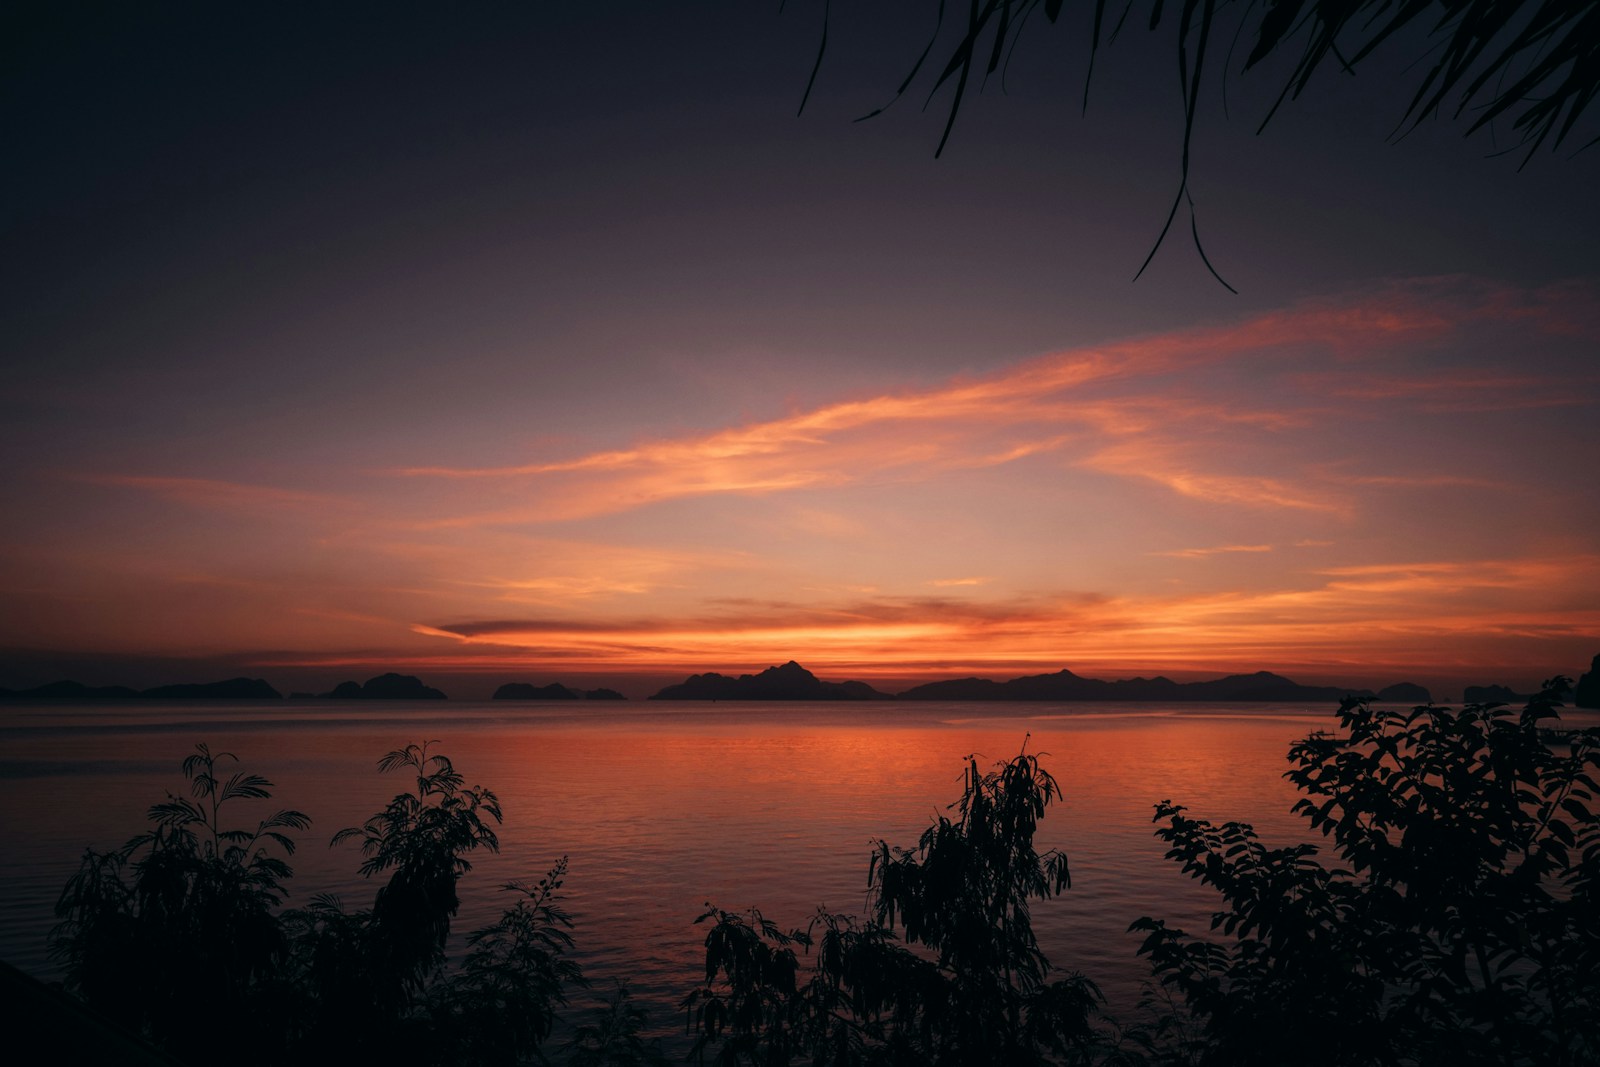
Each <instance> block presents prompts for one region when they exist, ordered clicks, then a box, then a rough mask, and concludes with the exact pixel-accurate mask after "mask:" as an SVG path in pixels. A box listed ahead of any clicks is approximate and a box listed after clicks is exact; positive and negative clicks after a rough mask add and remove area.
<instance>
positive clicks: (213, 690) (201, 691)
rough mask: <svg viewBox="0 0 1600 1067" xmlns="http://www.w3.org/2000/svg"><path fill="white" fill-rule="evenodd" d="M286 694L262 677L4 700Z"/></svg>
mask: <svg viewBox="0 0 1600 1067" xmlns="http://www.w3.org/2000/svg"><path fill="white" fill-rule="evenodd" d="M282 699H283V694H282V693H280V692H278V691H277V690H276V689H274V688H272V686H270V685H268V684H267V683H266V682H265V681H263V680H262V679H260V678H229V679H227V680H226V681H222V682H184V683H180V684H178V685H158V686H155V687H153V688H150V689H133V688H130V687H128V686H125V685H84V684H83V683H82V682H71V681H60V682H50V683H49V684H48V685H40V686H35V687H34V688H32V689H0V700H62V701H74V702H78V701H100V700H282Z"/></svg>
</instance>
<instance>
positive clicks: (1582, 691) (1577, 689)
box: [1572, 656, 1600, 708]
mask: <svg viewBox="0 0 1600 1067" xmlns="http://www.w3.org/2000/svg"><path fill="white" fill-rule="evenodd" d="M1572 702H1573V703H1574V704H1576V705H1578V707H1580V708H1600V656H1596V657H1595V658H1594V659H1593V660H1592V661H1591V662H1590V664H1589V670H1588V672H1587V673H1585V674H1584V675H1583V677H1581V678H1579V679H1578V684H1577V685H1575V686H1573V688H1572Z"/></svg>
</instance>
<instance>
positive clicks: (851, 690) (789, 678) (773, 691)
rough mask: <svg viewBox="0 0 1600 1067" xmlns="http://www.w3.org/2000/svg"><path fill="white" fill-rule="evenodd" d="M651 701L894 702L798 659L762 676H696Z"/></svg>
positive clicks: (662, 692) (883, 694)
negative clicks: (824, 675)
mask: <svg viewBox="0 0 1600 1067" xmlns="http://www.w3.org/2000/svg"><path fill="white" fill-rule="evenodd" d="M650 699H651V700H893V699H894V697H893V696H891V695H890V694H888V693H881V692H879V691H878V690H876V689H874V688H872V686H870V685H868V684H867V683H865V682H824V681H822V680H821V679H819V678H818V677H817V676H816V675H814V674H812V673H811V672H810V671H808V670H806V669H805V668H804V667H802V666H800V664H798V663H796V662H795V661H794V660H790V661H789V662H788V663H785V664H784V665H783V666H781V667H768V668H767V669H766V670H764V671H762V672H761V673H760V674H741V675H739V677H737V678H730V677H728V676H727V675H725V674H717V673H716V672H714V671H713V672H710V673H707V674H692V675H690V676H689V677H688V679H686V680H685V681H683V682H680V683H679V684H677V685H669V686H667V687H666V688H665V689H663V690H661V691H660V692H659V693H656V694H655V695H654V696H652V697H651V698H650Z"/></svg>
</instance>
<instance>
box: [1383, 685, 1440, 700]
mask: <svg viewBox="0 0 1600 1067" xmlns="http://www.w3.org/2000/svg"><path fill="white" fill-rule="evenodd" d="M1378 699H1379V700H1381V701H1383V702H1384V703H1385V704H1412V705H1421V704H1431V703H1433V695H1432V694H1430V693H1429V692H1428V691H1427V690H1426V689H1424V688H1423V687H1422V686H1420V685H1417V684H1415V683H1413V682H1396V683H1395V684H1394V685H1386V686H1384V687H1383V688H1382V689H1380V690H1378Z"/></svg>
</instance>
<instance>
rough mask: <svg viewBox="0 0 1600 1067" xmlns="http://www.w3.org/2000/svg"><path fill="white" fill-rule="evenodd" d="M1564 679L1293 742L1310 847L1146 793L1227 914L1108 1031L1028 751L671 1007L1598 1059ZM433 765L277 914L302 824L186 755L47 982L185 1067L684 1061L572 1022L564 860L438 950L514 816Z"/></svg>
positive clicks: (1172, 947) (925, 1037)
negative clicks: (828, 903) (326, 883)
mask: <svg viewBox="0 0 1600 1067" xmlns="http://www.w3.org/2000/svg"><path fill="white" fill-rule="evenodd" d="M1570 688H1571V683H1570V682H1569V681H1568V680H1567V679H1565V678H1555V679H1551V680H1550V681H1549V682H1547V683H1546V684H1545V687H1544V689H1543V691H1541V692H1540V693H1539V694H1537V695H1535V696H1534V697H1532V698H1530V699H1529V700H1528V702H1527V704H1526V706H1525V707H1523V708H1522V709H1521V710H1520V711H1517V710H1513V709H1511V708H1508V707H1506V706H1504V705H1500V704H1484V705H1467V706H1465V707H1463V708H1461V709H1460V710H1459V711H1456V710H1453V709H1451V708H1446V707H1438V706H1434V705H1419V706H1416V707H1413V708H1410V709H1406V710H1400V709H1393V708H1384V707H1378V706H1375V705H1374V703H1373V702H1372V701H1370V700H1366V699H1361V698H1346V699H1344V700H1342V701H1341V702H1340V704H1339V707H1338V711H1337V712H1336V714H1335V718H1334V722H1333V723H1332V724H1330V727H1331V728H1329V729H1324V730H1318V731H1315V732H1313V733H1312V734H1310V735H1309V736H1308V737H1306V738H1304V739H1303V740H1300V741H1297V742H1295V743H1294V744H1292V745H1291V746H1290V748H1289V750H1288V759H1289V763H1290V769H1289V770H1288V771H1287V772H1286V773H1285V777H1286V778H1287V779H1288V780H1289V781H1290V782H1291V783H1292V784H1293V785H1294V786H1295V788H1296V790H1297V791H1298V792H1299V794H1300V799H1299V800H1298V801H1297V802H1296V803H1295V804H1294V806H1293V811H1294V812H1295V813H1296V814H1298V815H1299V816H1301V817H1302V818H1304V819H1305V821H1306V824H1307V829H1308V831H1315V833H1312V834H1309V835H1308V836H1309V838H1310V840H1312V841H1319V842H1320V843H1318V844H1300V845H1293V846H1290V847H1287V848H1279V849H1273V848H1268V847H1266V846H1265V845H1264V844H1263V843H1262V842H1261V841H1260V840H1258V839H1257V838H1256V836H1255V833H1254V831H1253V829H1252V828H1251V826H1250V824H1248V823H1243V822H1226V823H1221V824H1213V823H1211V822H1209V821H1207V820H1205V819H1202V818H1197V817H1195V816H1193V815H1191V814H1190V813H1189V812H1188V811H1187V809H1186V808H1185V807H1184V805H1182V804H1180V803H1175V802H1174V801H1172V800H1171V799H1161V800H1159V801H1154V803H1153V810H1154V817H1153V820H1152V821H1153V824H1154V826H1155V829H1154V833H1155V835H1156V836H1157V837H1158V838H1159V839H1161V840H1162V841H1164V842H1166V843H1167V844H1168V846H1169V849H1168V851H1167V853H1166V858H1167V860H1169V861H1171V862H1174V863H1177V864H1179V865H1180V866H1181V867H1182V869H1183V871H1184V872H1185V873H1186V874H1188V875H1190V876H1191V877H1193V878H1195V879H1197V880H1198V881H1200V882H1201V883H1203V884H1204V885H1206V886H1208V887H1210V888H1212V889H1214V890H1215V891H1216V894H1217V911H1216V913H1215V916H1214V919H1213V921H1212V923H1211V929H1210V931H1208V932H1206V933H1204V934H1201V935H1192V934H1190V933H1188V932H1186V931H1184V930H1181V929H1178V928H1175V927H1172V926H1169V925H1168V923H1167V922H1166V921H1165V920H1163V919H1161V918H1159V917H1153V916H1145V917H1143V918H1140V919H1138V920H1136V921H1135V922H1134V923H1133V924H1132V927H1131V929H1133V930H1137V931H1141V932H1143V933H1144V934H1145V937H1144V940H1143V943H1142V944H1141V945H1140V947H1139V948H1138V950H1137V951H1138V953H1139V954H1140V955H1141V956H1143V957H1145V958H1146V960H1147V961H1148V963H1149V965H1150V986H1149V989H1150V994H1149V996H1148V997H1147V998H1146V1002H1145V1003H1144V1004H1143V1005H1142V1006H1141V1007H1140V1009H1139V1010H1138V1011H1137V1012H1136V1013H1135V1015H1133V1016H1131V1017H1125V1018H1114V1017H1112V1016H1111V1015H1110V1014H1109V1013H1108V1011H1107V1010H1106V1008H1105V1005H1104V1001H1103V998H1102V997H1101V995H1100V992H1099V989H1098V987H1097V986H1096V984H1095V982H1094V980H1093V976H1092V975H1085V974H1081V973H1078V972H1077V971H1075V970H1072V969H1071V967H1072V962H1073V961H1071V960H1060V959H1058V960H1051V959H1048V958H1046V956H1045V954H1044V953H1043V952H1042V951H1041V950H1040V948H1039V945H1038V943H1037V941H1036V939H1035V938H1034V934H1033V927H1032V915H1033V912H1034V909H1035V908H1037V907H1045V906H1048V904H1049V901H1050V900H1051V899H1053V898H1055V897H1058V896H1059V895H1061V894H1062V893H1064V892H1072V891H1073V890H1072V879H1071V871H1070V866H1069V861H1068V857H1067V855H1066V854H1064V853H1062V852H1060V851H1057V850H1050V851H1046V852H1043V853H1040V852H1038V851H1037V850H1036V849H1035V847H1034V834H1035V830H1036V829H1037V827H1038V825H1039V823H1040V822H1041V821H1042V820H1043V819H1044V818H1045V817H1046V816H1047V815H1053V814H1054V812H1056V811H1057V810H1058V809H1059V808H1060V807H1061V806H1062V803H1063V793H1062V787H1061V785H1060V784H1058V783H1057V781H1056V779H1055V778H1054V777H1053V776H1052V775H1051V774H1050V772H1049V770H1048V769H1047V768H1046V767H1045V766H1043V765H1042V764H1041V762H1040V758H1039V757H1038V756H1036V755H1034V754H1032V753H1030V752H1029V751H1028V739H1027V738H1026V737H1025V738H1024V739H1023V741H1022V745H1021V748H1020V750H1019V752H1018V754H1017V755H1016V756H1014V757H1012V758H1011V759H1009V760H1001V761H999V762H998V763H996V764H994V765H993V766H992V767H988V768H985V767H982V766H980V765H979V762H978V760H977V759H976V758H975V757H968V758H967V760H966V766H965V767H964V768H963V772H964V773H963V778H962V787H961V795H960V796H959V797H958V798H957V799H956V800H955V801H954V802H953V803H952V804H950V806H949V807H948V808H946V809H944V811H942V812H940V813H937V814H936V815H935V818H934V820H933V822H932V823H931V825H929V826H928V827H927V829H926V830H925V831H924V832H923V833H922V835H921V836H920V838H919V839H918V840H917V842H916V843H915V844H913V845H911V846H908V847H903V846H900V845H894V844H891V843H889V842H887V841H884V840H881V839H880V840H877V841H876V842H874V843H873V845H872V846H871V863H870V874H869V885H870V894H869V899H868V904H867V914H865V915H861V916H857V915H849V914H843V913H832V912H827V911H823V910H819V911H818V912H817V913H816V914H815V915H813V916H812V917H811V918H810V920H809V921H808V922H806V923H805V924H804V925H799V926H787V925H784V924H780V923H779V922H776V921H774V920H772V919H769V918H768V917H766V916H765V915H763V914H762V913H761V912H760V911H759V910H756V909H753V908H752V909H750V910H748V911H745V912H728V911H723V910H721V909H719V908H717V907H716V906H714V905H712V904H708V905H707V906H706V910H705V912H704V913H703V914H702V915H701V916H700V918H699V919H698V920H696V921H697V922H698V923H700V924H703V925H704V926H705V928H706V936H705V967H704V970H703V973H701V974H699V975H694V974H687V975H685V977H684V986H683V988H684V989H685V991H686V992H685V995H684V997H683V1000H682V1002H681V1005H680V1007H681V1010H682V1012H683V1017H684V1019H685V1023H686V1027H687V1030H686V1038H685V1041H686V1043H688V1044H690V1047H689V1049H688V1058H689V1059H690V1061H692V1062H696V1063H713V1064H722V1065H728V1067H735V1065H743V1064H749V1065H752V1067H753V1065H757V1064H760V1065H765V1067H783V1065H788V1064H812V1065H819V1067H869V1065H886V1067H902V1065H903V1067H910V1065H913V1064H918V1065H920V1064H949V1065H963V1067H965V1065H979V1067H983V1065H994V1067H1000V1065H1006V1067H1011V1065H1039V1067H1043V1065H1063V1067H1065V1065H1069V1064H1073V1065H1077V1064H1081V1065H1097V1067H1099V1065H1104V1067H1135V1065H1145V1067H1212V1065H1216V1067H1223V1065H1240V1067H1255V1065H1261V1067H1266V1065H1268V1064H1281V1063H1284V1062H1295V1063H1301V1064H1310V1065H1327V1067H1345V1065H1349V1067H1356V1065H1366V1064H1431V1063H1451V1064H1474V1065H1475V1064H1484V1065H1487V1064H1496V1065H1499V1064H1507V1063H1517V1064H1529V1065H1540V1067H1542V1065H1546V1064H1549V1065H1563V1067H1565V1065H1572V1067H1577V1065H1580V1064H1592V1063H1595V1062H1600V817H1597V816H1600V811H1597V797H1600V728H1591V729H1588V730H1559V721H1560V714H1559V709H1560V708H1561V707H1562V706H1563V705H1562V701H1561V698H1562V696H1563V695H1564V694H1566V693H1567V692H1568V691H1569V690H1570ZM1558 731H1559V741H1557V734H1558ZM436 744H437V743H436V742H428V743H425V744H412V745H408V746H406V747H405V748H403V749H399V750H396V751H393V752H389V753H388V754H386V755H384V756H383V757H382V758H381V759H380V760H379V761H378V770H379V772H380V773H384V774H395V775H397V776H399V777H401V778H402V779H403V780H404V781H405V783H406V788H405V789H403V790H402V791H401V792H400V793H398V794H397V795H396V796H395V797H394V799H393V800H391V801H390V802H389V803H388V804H387V805H386V806H385V807H384V808H383V809H382V810H381V811H379V812H377V813H375V814H374V815H372V816H371V817H370V818H368V819H367V820H366V821H365V822H364V823H362V824H361V825H359V826H352V827H347V828H345V829H342V830H339V831H338V832H337V833H335V834H334V835H333V837H332V840H331V842H330V846H331V847H340V846H345V845H352V846H356V847H358V849H359V854H360V873H361V874H362V875H363V876H365V877H367V878H368V879H370V880H371V882H372V884H374V885H375V891H374V893H373V895H372V897H371V901H370V904H367V905H366V906H353V905H346V904H345V903H344V902H343V901H340V900H338V899H336V898H333V897H330V896H319V897H316V898H315V899H313V900H312V901H311V902H310V904H309V905H308V906H306V907H303V908H294V909H285V908H283V907H282V906H281V905H282V901H283V899H284V897H285V896H286V895H287V888H286V887H287V884H288V882H289V881H290V879H291V878H292V876H293V871H292V869H291V868H290V865H289V862H288V861H289V859H290V858H291V857H292V856H293V854H294V852H295V847H296V841H295V835H297V834H302V833H304V832H305V831H307V830H309V828H310V827H311V825H312V823H311V818H310V817H309V816H308V815H306V814H304V813H302V812H300V811H297V810H293V809H286V808H279V807H277V804H276V802H274V801H273V799H272V790H273V785H272V782H271V781H269V780H268V779H267V778H265V777H263V776H261V775H259V774H255V773H250V772H247V771H245V770H243V769H241V767H240V765H239V762H238V760H237V758H236V757H235V756H234V755H233V754H231V753H225V752H216V753H213V752H212V751H211V750H210V749H209V748H207V747H206V746H205V745H203V744H202V745H199V746H197V747H196V748H195V750H194V752H193V753H191V754H190V755H189V756H188V758H186V759H185V760H184V761H183V764H182V773H183V777H184V779H185V782H186V788H185V789H184V790H182V791H181V793H171V794H169V795H168V797H167V798H166V800H165V801H162V802H160V803H157V804H155V805H153V806H152V807H151V808H150V809H149V812H148V822H149V828H148V829H147V830H146V831H145V832H143V833H140V834H138V835H136V836H135V837H133V838H131V839H130V840H129V841H128V842H127V843H126V844H125V845H124V846H122V847H121V848H118V849H111V850H109V851H105V852H97V851H95V850H93V849H90V850H88V851H86V852H85V854H84V857H83V860H82V863H81V865H80V868H79V870H78V872H77V874H75V875H74V876H73V877H72V878H71V880H70V881H69V882H68V884H67V885H66V887H65V888H64V889H63V890H62V893H61V896H60V899H59V901H58V903H57V906H56V915H57V918H58V920H59V922H58V925H57V926H56V927H55V928H54V930H53V931H52V932H51V934H50V942H51V948H52V953H53V954H54V955H55V957H56V958H57V959H59V960H60V961H62V963H63V964H64V970H65V975H66V978H65V982H64V988H65V990H66V991H67V992H68V993H70V994H72V995H74V996H76V997H78V998H80V999H81V1000H82V1001H83V1002H84V1003H86V1004H87V1005H88V1007H89V1009H91V1010H93V1011H94V1012H97V1013H99V1014H100V1015H103V1016H104V1017H106V1018H107V1019H109V1020H110V1021H111V1022H112V1023H113V1024H115V1025H116V1026H118V1027H121V1028H122V1029H123V1030H124V1031H125V1032H127V1033H130V1034H133V1035H137V1036H138V1038H140V1039H142V1040H143V1041H145V1042H148V1043H149V1044H150V1045H152V1046H153V1047H155V1048H157V1049H159V1050H161V1052H162V1053H163V1054H165V1055H168V1056H171V1057H173V1058H174V1059H175V1060H176V1061H178V1062H189V1063H199V1062H206V1061H209V1060H211V1059H214V1058H215V1055H216V1050H217V1049H219V1048H227V1049H228V1050H229V1052H228V1058H229V1061H230V1062H232V1063H234V1064H239V1065H248V1064H261V1065H269V1064H286V1063H309V1064H322V1063H325V1064H349V1063H363V1062H376V1061H378V1060H380V1059H395V1060H398V1059H400V1058H401V1057H403V1058H404V1059H405V1060H406V1062H410V1063H418V1064H429V1065H439V1067H455V1065H460V1067H466V1065H469V1064H470V1065H480V1064H483V1065H500V1064H504V1065H511V1064H519V1063H530V1062H538V1063H552V1062H554V1063H564V1064H570V1065H573V1067H595V1065H602V1064H609V1065H623V1064H660V1063H664V1062H667V1053H666V1051H665V1050H663V1048H662V1047H661V1046H660V1044H659V1042H658V1041H657V1040H655V1039H650V1038H647V1037H646V1036H644V1035H645V1033H646V1025H647V1021H648V1020H647V1019H646V1018H645V1013H644V1010H643V1009H642V1008H640V1007H639V1006H638V1005H637V1004H635V1003H633V1002H632V1001H631V1000H630V999H629V993H628V990H627V987H626V985H625V984H624V983H622V982H616V983H615V984H614V985H612V990H613V991H612V992H611V993H610V995H609V996H606V997H601V998H599V1000H598V1003H597V1004H596V1005H595V1006H594V1007H593V1008H592V1009H588V1012H587V1014H586V1015H581V1016H580V1015H579V1014H578V1012H577V1009H576V1008H575V1004H574V1000H575V998H576V997H577V996H578V994H579V992H580V991H581V990H584V989H586V988H588V987H589V986H590V981H591V979H590V976H587V975H585V974H584V973H583V970H582V968H581V967H580V966H579V964H578V962H577V960H576V959H575V958H574V955H573V950H574V948H575V946H576V945H577V944H578V943H580V942H581V940H582V936H583V930H582V929H581V928H576V927H575V925H574V923H573V920H572V918H571V917H570V916H569V915H568V914H567V912H566V911H565V910H564V908H563V906H562V893H561V890H562V885H563V883H564V881H565V879H566V878H567V875H568V863H567V858H566V857H561V858H559V859H558V860H556V861H555V862H554V863H553V864H552V865H551V867H550V869H549V871H548V872H547V873H546V874H545V875H544V876H543V877H542V878H537V879H534V880H529V881H515V882H512V883H509V884H507V885H505V886H504V887H503V888H504V890H505V892H506V894H507V897H506V899H507V900H508V901H509V904H508V906H507V907H506V909H505V910H504V912H503V913H502V914H501V916H500V918H499V919H498V920H497V921H495V922H492V923H490V924H489V925H487V926H485V927H482V928H480V929H478V930H475V931H472V932H471V933H469V934H467V935H466V937H465V945H464V950H463V951H462V952H461V953H460V954H459V957H458V958H456V959H449V958H447V956H446V949H447V947H450V946H452V945H454V944H455V942H452V940H451V937H450V934H451V925H452V920H453V919H454V917H455V915H456V912H457V909H458V906H459V897H458V895H457V886H458V883H459V882H460V880H461V879H462V878H463V877H464V876H466V875H468V874H469V873H470V872H471V869H472V858H473V856H474V854H475V853H480V854H481V853H482V852H496V851H498V850H499V839H498V836H497V831H496V827H498V826H499V824H500V821H501V811H500V806H499V801H498V798H497V797H496V796H495V794H494V792H493V791H492V790H491V789H489V788H486V787H484V786H481V785H471V786H469V785H467V779H466V778H465V776H464V775H463V774H462V773H461V771H459V770H458V769H457V768H456V767H455V766H454V765H453V764H452V763H451V761H450V760H449V758H448V757H447V756H445V755H444V754H443V753H441V752H439V751H436V750H435V747H434V746H435V745H436ZM1069 785H1070V783H1069ZM1079 892H1082V890H1079ZM596 921H603V917H599V918H598V919H597V920H596ZM196 979H203V980H200V981H197V980H196ZM608 984H610V983H608ZM243 1035H248V1036H249V1040H246V1041H241V1040H239V1038H240V1037H241V1036H243ZM1308 1039H1309V1040H1308Z"/></svg>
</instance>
